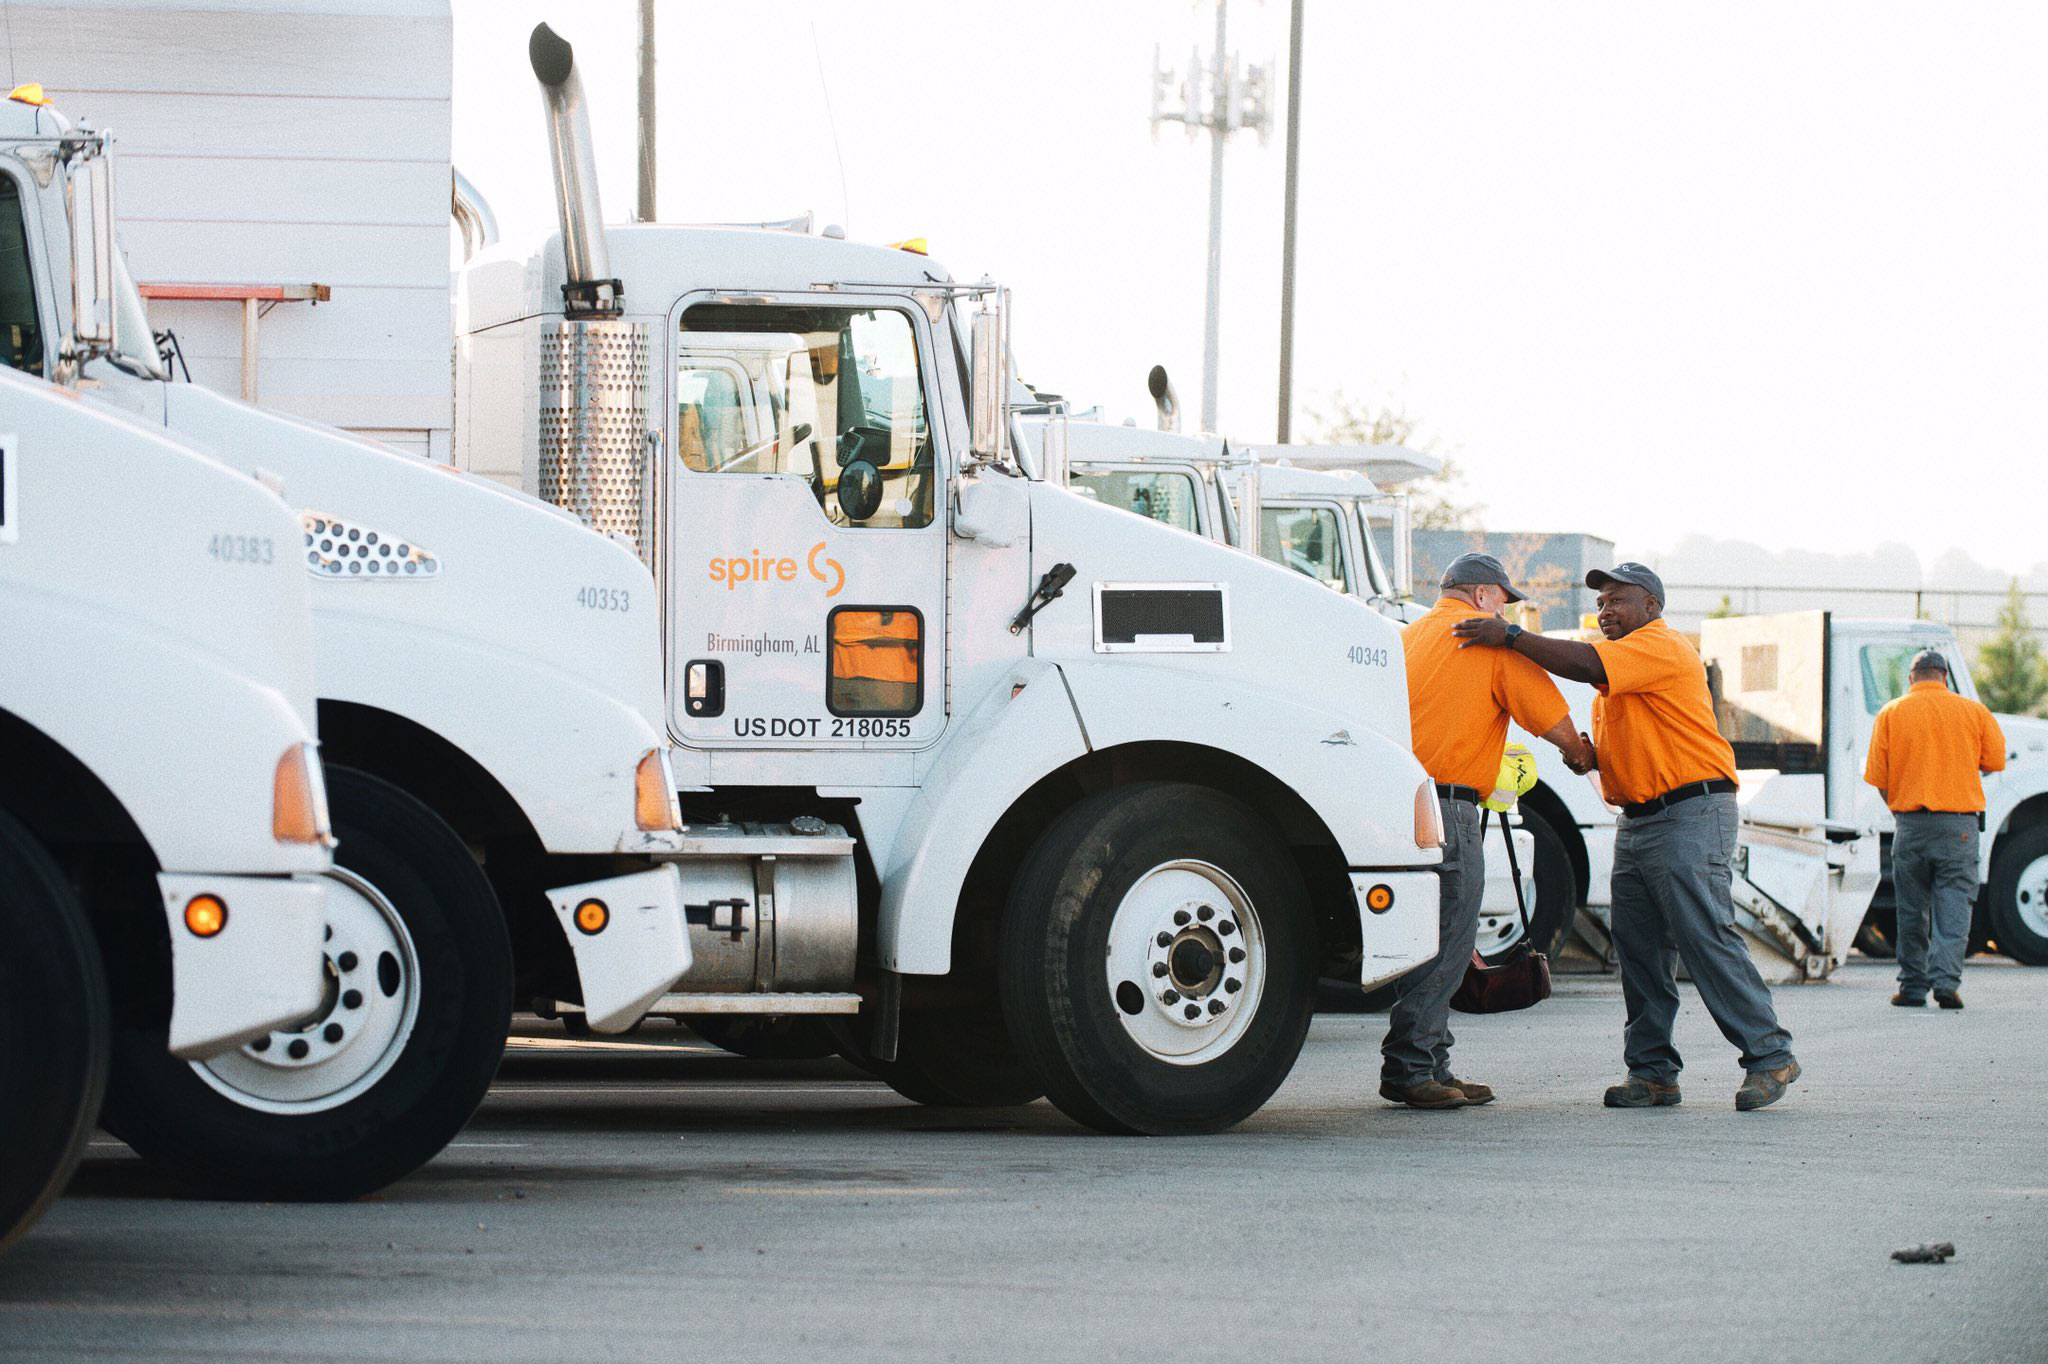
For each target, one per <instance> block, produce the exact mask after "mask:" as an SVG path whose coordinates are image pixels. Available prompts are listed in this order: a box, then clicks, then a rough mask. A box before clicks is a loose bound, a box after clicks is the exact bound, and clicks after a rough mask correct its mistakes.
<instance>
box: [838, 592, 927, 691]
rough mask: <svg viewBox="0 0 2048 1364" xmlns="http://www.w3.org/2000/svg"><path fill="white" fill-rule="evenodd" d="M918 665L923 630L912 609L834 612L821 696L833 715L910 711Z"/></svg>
mask: <svg viewBox="0 0 2048 1364" xmlns="http://www.w3.org/2000/svg"><path fill="white" fill-rule="evenodd" d="M923 665H924V640H923V629H922V626H921V625H920V623H919V620H918V617H917V615H916V614H915V613H914V612H911V611H907V610H902V611H882V610H874V611H869V610H858V611H854V610H843V611H839V612H836V613H834V616H833V621H832V679H831V686H830V689H829V692H828V695H827V697H826V700H827V701H828V703H829V705H830V709H831V711H832V713H833V714H835V715H914V714H916V713H917V711H918V708H919V702H920V699H921V697H920V688H919V677H920V675H921V673H922V671H923Z"/></svg>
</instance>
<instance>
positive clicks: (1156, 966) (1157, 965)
mask: <svg viewBox="0 0 2048 1364" xmlns="http://www.w3.org/2000/svg"><path fill="white" fill-rule="evenodd" d="M1152 974H1153V975H1155V976H1163V975H1165V974H1166V963H1165V962H1163V961H1155V962H1153V963H1152Z"/></svg>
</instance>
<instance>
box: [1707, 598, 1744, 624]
mask: <svg viewBox="0 0 2048 1364" xmlns="http://www.w3.org/2000/svg"><path fill="white" fill-rule="evenodd" d="M1741 614H1742V613H1741V612H1740V611H1738V610H1736V609H1735V603H1734V602H1732V601H1730V600H1728V594H1727V593H1726V592H1723V593H1722V594H1721V604H1720V605H1719V606H1717V607H1715V608H1714V609H1713V610H1711V611H1709V612H1707V619H1708V620H1727V619H1728V618H1729V617H1730V616H1739V615H1741Z"/></svg>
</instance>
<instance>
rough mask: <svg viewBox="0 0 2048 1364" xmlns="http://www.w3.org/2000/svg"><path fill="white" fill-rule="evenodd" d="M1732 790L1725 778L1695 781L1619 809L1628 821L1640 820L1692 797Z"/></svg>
mask: <svg viewBox="0 0 2048 1364" xmlns="http://www.w3.org/2000/svg"><path fill="white" fill-rule="evenodd" d="M1734 789H1735V783H1734V782H1733V781H1731V780H1730V779H1729V778H1727V777H1716V778H1714V779H1713V780H1712V781H1696V782H1692V783H1690V784H1688V785H1685V786H1681V787H1679V788H1678V789H1677V790H1675V791H1666V792H1665V793H1664V794H1663V795H1661V796H1658V797H1656V798H1655V799H1653V800H1644V801H1638V802H1636V803H1635V804H1634V805H1624V806H1622V807H1621V812H1622V813H1623V814H1625V815H1627V816H1628V817H1629V818H1630V819H1641V818H1642V817H1643V816H1644V815H1654V814H1656V813H1657V812H1658V811H1659V810H1663V809H1666V808H1668V807H1670V806H1673V805H1676V804H1678V802H1680V801H1682V800H1691V799H1692V798H1693V797H1694V796H1718V795H1721V794H1722V793H1723V792H1727V791H1733V790H1734Z"/></svg>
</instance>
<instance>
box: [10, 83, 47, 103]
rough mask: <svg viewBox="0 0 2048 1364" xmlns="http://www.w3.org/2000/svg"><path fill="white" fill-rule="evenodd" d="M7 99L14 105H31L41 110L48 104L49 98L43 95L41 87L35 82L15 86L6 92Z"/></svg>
mask: <svg viewBox="0 0 2048 1364" xmlns="http://www.w3.org/2000/svg"><path fill="white" fill-rule="evenodd" d="M7 98H9V99H11V100H13V101H14V102H15V103H16V104H33V105H35V106H36V107H37V108H43V107H45V106H47V105H48V104H49V102H50V97H49V96H48V95H46V94H44V93H43V87H42V86H41V85H40V84H39V83H37V82H35V81H30V82H29V83H28V84H27V85H17V86H15V87H14V88H13V89H12V90H10V91H8V92H7Z"/></svg>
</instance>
